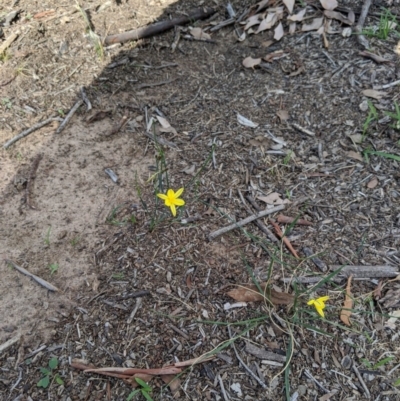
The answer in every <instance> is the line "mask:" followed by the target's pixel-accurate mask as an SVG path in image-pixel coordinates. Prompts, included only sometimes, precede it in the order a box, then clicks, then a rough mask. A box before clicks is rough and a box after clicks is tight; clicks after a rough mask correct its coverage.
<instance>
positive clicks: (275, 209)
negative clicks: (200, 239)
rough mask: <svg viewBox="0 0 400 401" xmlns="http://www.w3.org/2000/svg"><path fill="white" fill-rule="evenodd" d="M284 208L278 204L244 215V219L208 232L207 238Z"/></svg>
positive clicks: (213, 237) (210, 238) (211, 238)
mask: <svg viewBox="0 0 400 401" xmlns="http://www.w3.org/2000/svg"><path fill="white" fill-rule="evenodd" d="M284 208H285V205H279V206H276V207H274V208H272V209H267V210H263V211H261V212H258V213H256V214H253V215H252V216H249V217H246V218H245V219H243V220H240V221H238V222H236V223H233V224H231V225H229V226H226V227H223V228H220V229H219V230H216V231H213V232H212V233H210V234H209V235H208V239H209V240H210V241H212V240H214V239H215V238H217V237H219V236H220V235H222V234H225V233H227V232H229V231H232V230H234V229H235V228H239V227H242V226H244V225H246V224H248V223H251V222H252V221H254V220H257V219H260V218H261V217H264V216H267V215H269V214H273V213H276V212H279V211H281V210H283V209H284Z"/></svg>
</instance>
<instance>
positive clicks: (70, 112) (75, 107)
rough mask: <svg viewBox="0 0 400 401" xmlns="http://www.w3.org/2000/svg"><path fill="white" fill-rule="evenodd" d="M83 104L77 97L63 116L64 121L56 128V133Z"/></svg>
mask: <svg viewBox="0 0 400 401" xmlns="http://www.w3.org/2000/svg"><path fill="white" fill-rule="evenodd" d="M82 104H83V100H82V99H79V100H78V101H77V102H76V103H75V104H74V105H73V106H72V109H71V110H70V111H69V112H68V114H67V115H66V116H65V118H64V121H63V122H62V123H61V124H60V126H59V127H58V128H57V131H56V134H59V133H60V132H61V131H62V130H63V129H64V128H65V127H66V125H67V124H68V122H69V120H70V119H71V118H72V116H73V115H74V114H75V112H76V111H77V110H78V109H79V107H81V106H82Z"/></svg>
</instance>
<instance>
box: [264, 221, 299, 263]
mask: <svg viewBox="0 0 400 401" xmlns="http://www.w3.org/2000/svg"><path fill="white" fill-rule="evenodd" d="M269 222H270V223H271V224H272V225H273V226H274V228H275V231H276V233H277V234H278V236H279V237H280V238H281V239H282V241H283V242H284V244H285V245H286V247H287V248H288V249H289V251H290V252H291V253H292V255H293V256H294V257H295V258H297V259H300V256H299V255H298V254H297V252H296V250H295V249H294V248H293V245H292V244H291V243H290V241H289V239H288V238H287V237H285V235H284V234H283V232H282V230H281V229H280V227H279V226H278V224H276V223H275V222H274V221H272V220H271V219H270V220H269Z"/></svg>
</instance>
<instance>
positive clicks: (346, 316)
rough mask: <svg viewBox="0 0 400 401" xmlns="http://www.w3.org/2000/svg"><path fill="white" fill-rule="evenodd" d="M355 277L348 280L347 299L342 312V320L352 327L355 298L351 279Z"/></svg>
mask: <svg viewBox="0 0 400 401" xmlns="http://www.w3.org/2000/svg"><path fill="white" fill-rule="evenodd" d="M352 278H353V276H350V277H349V278H348V279H347V286H346V298H345V300H344V304H343V309H342V311H341V312H340V320H341V321H342V322H343V323H344V324H345V325H346V326H351V323H350V316H351V313H352V312H351V310H350V309H352V308H353V297H352V296H351V279H352Z"/></svg>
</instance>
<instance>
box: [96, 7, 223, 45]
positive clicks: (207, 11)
mask: <svg viewBox="0 0 400 401" xmlns="http://www.w3.org/2000/svg"><path fill="white" fill-rule="evenodd" d="M214 13H215V10H214V9H212V8H198V9H196V10H194V11H193V12H191V13H190V14H189V15H187V16H182V17H178V18H173V19H171V20H166V21H160V22H156V23H155V24H152V25H148V26H143V27H141V28H138V29H134V30H133V31H128V32H124V33H119V34H116V35H109V36H107V37H106V38H105V40H104V44H105V45H106V46H108V45H111V44H113V43H124V42H128V41H130V40H138V39H142V38H148V37H150V36H154V35H157V34H159V33H161V32H164V31H167V30H168V29H171V28H173V27H174V26H177V25H184V24H187V23H189V22H193V21H196V20H199V19H204V18H208V17H210V16H211V15H213V14H214Z"/></svg>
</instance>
